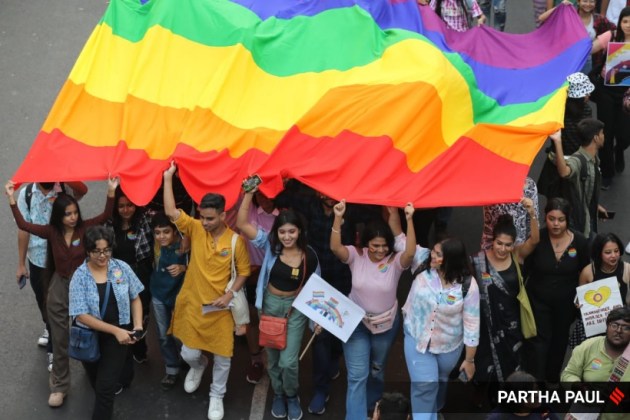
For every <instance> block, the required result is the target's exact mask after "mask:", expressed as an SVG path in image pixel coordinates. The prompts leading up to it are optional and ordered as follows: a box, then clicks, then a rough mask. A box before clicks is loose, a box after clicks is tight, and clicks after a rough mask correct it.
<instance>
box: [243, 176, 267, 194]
mask: <svg viewBox="0 0 630 420" xmlns="http://www.w3.org/2000/svg"><path fill="white" fill-rule="evenodd" d="M260 184H262V179H260V176H258V175H256V174H254V175H252V176H250V177H249V178H247V179H244V180H243V191H245V192H246V193H247V192H252V191H254V190H255V189H256V188H257V187H258V186H259V185H260Z"/></svg>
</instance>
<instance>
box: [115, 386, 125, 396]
mask: <svg viewBox="0 0 630 420" xmlns="http://www.w3.org/2000/svg"><path fill="white" fill-rule="evenodd" d="M124 389H125V387H124V386H122V385H117V389H116V391H114V395H120V394H122V392H123V390H124Z"/></svg>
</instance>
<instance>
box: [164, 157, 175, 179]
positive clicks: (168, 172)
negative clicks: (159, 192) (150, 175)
mask: <svg viewBox="0 0 630 420" xmlns="http://www.w3.org/2000/svg"><path fill="white" fill-rule="evenodd" d="M175 171H177V165H176V164H175V161H174V160H172V161H171V166H169V167H168V169H167V170H165V171H164V178H166V177H169V178H173V175H174V174H175Z"/></svg>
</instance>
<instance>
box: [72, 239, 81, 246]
mask: <svg viewBox="0 0 630 420" xmlns="http://www.w3.org/2000/svg"><path fill="white" fill-rule="evenodd" d="M79 245H81V239H75V240H74V241H72V246H79Z"/></svg>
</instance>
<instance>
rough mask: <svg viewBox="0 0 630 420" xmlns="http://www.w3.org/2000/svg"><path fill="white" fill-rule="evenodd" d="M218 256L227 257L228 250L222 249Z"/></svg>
mask: <svg viewBox="0 0 630 420" xmlns="http://www.w3.org/2000/svg"><path fill="white" fill-rule="evenodd" d="M219 255H220V256H222V257H227V256H228V255H230V248H223V249H222V250H221V251H219Z"/></svg>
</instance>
